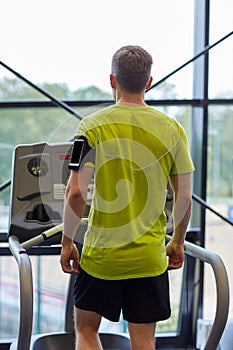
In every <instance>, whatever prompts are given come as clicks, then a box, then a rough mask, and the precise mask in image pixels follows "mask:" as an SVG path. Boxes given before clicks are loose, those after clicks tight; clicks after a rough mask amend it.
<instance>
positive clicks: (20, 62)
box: [0, 0, 194, 98]
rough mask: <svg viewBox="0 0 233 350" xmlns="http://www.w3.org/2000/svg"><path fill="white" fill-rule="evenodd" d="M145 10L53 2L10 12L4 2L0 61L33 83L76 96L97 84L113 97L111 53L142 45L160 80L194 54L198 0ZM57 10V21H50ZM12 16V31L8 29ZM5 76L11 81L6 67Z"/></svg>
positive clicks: (24, 0) (149, 5) (26, 3)
mask: <svg viewBox="0 0 233 350" xmlns="http://www.w3.org/2000/svg"><path fill="white" fill-rule="evenodd" d="M143 5H144V6H138V5H137V4H135V1H133V0H129V1H124V0H119V1H118V2H117V6H114V10H113V7H112V2H111V1H107V0H99V1H96V2H95V1H93V2H92V3H91V7H90V3H89V2H85V1H82V2H80V1H76V0H71V1H69V6H67V5H66V4H65V3H63V2H61V3H58V2H57V1H55V0H50V1H49V2H48V1H46V0H42V1H40V2H38V3H33V4H32V2H31V1H30V0H21V1H20V2H14V11H12V4H11V2H7V1H6V2H5V3H4V6H3V8H2V20H1V23H0V29H1V32H2V33H4V32H5V29H6V28H8V30H7V35H5V36H3V38H2V41H1V48H2V50H1V51H2V53H3V56H2V57H1V59H2V61H3V62H4V63H6V64H8V65H10V66H11V67H12V68H13V69H15V70H17V71H18V72H19V73H20V74H22V75H24V76H25V77H26V78H27V79H29V80H31V81H32V82H34V83H35V84H42V83H44V82H48V83H65V84H67V86H68V87H69V89H71V90H72V91H75V90H76V89H80V88H84V87H87V86H93V85H95V86H98V87H99V88H100V89H102V90H104V91H106V92H108V93H111V88H110V85H109V73H110V68H111V67H110V64H111V62H110V60H111V57H112V54H113V53H114V52H115V51H116V50H117V49H118V48H119V47H121V46H123V45H128V44H138V45H141V46H143V47H145V49H147V50H148V51H150V52H151V54H152V55H153V57H154V67H153V72H152V74H153V76H154V81H157V80H159V79H160V78H162V77H164V76H165V75H167V74H168V73H170V71H172V70H174V69H175V68H177V67H178V66H180V65H181V64H182V63H183V62H184V61H186V60H187V59H190V58H191V57H192V55H193V14H194V1H186V0H176V1H170V0H163V1H154V0H148V1H147V2H146V3H145V4H143ZM54 9H56V16H51V14H54ZM9 13H10V14H11V22H12V23H14V26H9V23H8V22H9V21H8V18H9V16H8V14H9ZM4 14H5V15H4ZM35 14H36V16H35ZM41 18H43V25H41ZM118 21H119V22H120V25H115V22H116V23H118ZM15 28H17V30H15ZM22 38H24V40H22ZM9 43H10V44H9ZM29 43H30V44H29ZM16 52H17V59H16ZM2 76H7V77H10V78H12V77H13V76H12V74H10V73H8V72H7V71H6V69H5V68H2V69H1V71H0V77H2ZM61 93H62V91H61ZM58 97H59V98H61V97H62V96H60V94H59V96H58ZM64 97H67V94H66V86H64ZM36 98H39V97H38V96H37V97H36Z"/></svg>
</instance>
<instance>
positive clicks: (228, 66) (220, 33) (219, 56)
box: [209, 0, 233, 98]
mask: <svg viewBox="0 0 233 350" xmlns="http://www.w3.org/2000/svg"><path fill="white" fill-rule="evenodd" d="M232 12H233V2H232V1H231V0H222V1H218V0H213V1H210V44H213V43H214V42H215V41H217V40H219V39H221V38H222V37H224V36H225V35H227V34H228V33H230V32H232ZM232 62H233V36H232V35H231V36H230V37H228V38H227V39H226V40H225V41H224V42H222V43H220V44H219V45H218V46H216V47H215V48H213V49H212V50H210V75H209V97H210V98H216V97H218V98H232V97H233V88H232V78H233V76H232Z"/></svg>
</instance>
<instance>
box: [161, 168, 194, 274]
mask: <svg viewBox="0 0 233 350" xmlns="http://www.w3.org/2000/svg"><path fill="white" fill-rule="evenodd" d="M170 183H171V186H172V189H173V192H174V210H173V218H174V232H173V234H172V238H171V240H170V242H169V243H168V244H167V246H166V251H167V255H168V258H169V262H168V268H169V269H177V268H180V267H181V266H182V265H183V261H184V240H185V236H186V230H187V227H188V224H189V220H190V216H191V208H192V173H186V174H180V175H173V176H171V177H170Z"/></svg>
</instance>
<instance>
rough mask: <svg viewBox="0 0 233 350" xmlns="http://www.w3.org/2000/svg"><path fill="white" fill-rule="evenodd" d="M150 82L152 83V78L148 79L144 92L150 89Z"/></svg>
mask: <svg viewBox="0 0 233 350" xmlns="http://www.w3.org/2000/svg"><path fill="white" fill-rule="evenodd" d="M152 81H153V78H152V77H150V79H149V81H148V83H147V84H146V90H148V89H149V88H150V87H151V84H152Z"/></svg>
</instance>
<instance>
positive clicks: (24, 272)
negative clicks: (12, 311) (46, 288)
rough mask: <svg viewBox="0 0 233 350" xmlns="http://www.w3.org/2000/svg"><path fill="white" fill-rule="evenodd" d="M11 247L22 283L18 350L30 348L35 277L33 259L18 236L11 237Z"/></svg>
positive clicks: (20, 283) (20, 282)
mask: <svg viewBox="0 0 233 350" xmlns="http://www.w3.org/2000/svg"><path fill="white" fill-rule="evenodd" d="M9 248H10V251H11V253H12V255H13V256H14V258H15V259H16V261H17V264H18V271H19V285H20V317H19V329H18V339H17V350H28V349H30V342H31V335H32V322H33V279H32V267H31V260H30V258H29V256H28V255H27V253H26V250H25V249H23V248H22V246H21V244H20V243H19V239H18V237H16V236H14V235H12V236H10V237H9Z"/></svg>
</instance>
